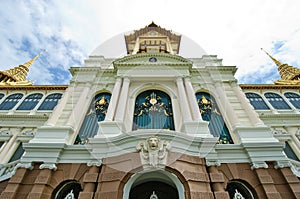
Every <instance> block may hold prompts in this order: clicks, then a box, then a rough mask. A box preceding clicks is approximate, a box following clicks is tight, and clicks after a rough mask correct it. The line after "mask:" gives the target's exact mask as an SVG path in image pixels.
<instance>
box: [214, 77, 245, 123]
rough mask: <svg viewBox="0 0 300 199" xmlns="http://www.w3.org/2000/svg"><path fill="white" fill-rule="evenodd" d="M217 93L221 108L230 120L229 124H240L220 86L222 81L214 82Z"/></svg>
mask: <svg viewBox="0 0 300 199" xmlns="http://www.w3.org/2000/svg"><path fill="white" fill-rule="evenodd" d="M215 87H216V90H217V94H218V95H219V97H220V101H222V102H223V110H224V111H225V112H226V115H227V117H228V118H229V120H230V123H231V126H237V125H239V124H240V122H239V119H238V118H237V116H236V114H235V112H234V110H233V108H232V106H231V105H230V103H229V101H228V98H227V96H226V94H225V92H224V90H223V88H222V82H220V81H217V82H216V83H215Z"/></svg>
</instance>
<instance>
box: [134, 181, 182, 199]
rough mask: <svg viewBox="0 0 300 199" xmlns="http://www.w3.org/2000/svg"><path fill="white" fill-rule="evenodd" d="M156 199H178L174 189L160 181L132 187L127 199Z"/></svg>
mask: <svg viewBox="0 0 300 199" xmlns="http://www.w3.org/2000/svg"><path fill="white" fill-rule="evenodd" d="M152 195H153V196H154V195H155V196H156V197H157V198H158V199H159V198H163V199H178V198H179V197H178V192H177V189H176V187H174V186H172V185H170V184H168V183H165V182H161V181H148V182H144V183H141V184H138V185H136V186H134V187H133V188H132V189H131V190H130V193H129V199H150V198H151V196H152Z"/></svg>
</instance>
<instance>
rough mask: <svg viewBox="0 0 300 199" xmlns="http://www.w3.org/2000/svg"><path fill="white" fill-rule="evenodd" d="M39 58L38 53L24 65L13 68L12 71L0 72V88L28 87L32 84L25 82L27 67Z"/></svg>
mask: <svg viewBox="0 0 300 199" xmlns="http://www.w3.org/2000/svg"><path fill="white" fill-rule="evenodd" d="M39 56H40V53H39V54H38V55H37V56H35V57H34V58H32V59H31V60H30V61H28V62H26V63H25V64H22V65H19V66H17V67H14V68H13V69H9V70H3V71H0V86H7V85H9V86H14V85H21V86H29V85H33V83H32V82H31V81H29V80H26V77H27V73H28V71H29V67H30V66H31V65H32V63H33V62H34V61H35V60H36V59H37V58H38V57H39Z"/></svg>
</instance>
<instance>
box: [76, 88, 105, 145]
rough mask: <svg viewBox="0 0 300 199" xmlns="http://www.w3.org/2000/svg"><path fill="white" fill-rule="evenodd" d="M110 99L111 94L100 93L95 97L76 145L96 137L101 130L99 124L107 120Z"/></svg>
mask: <svg viewBox="0 0 300 199" xmlns="http://www.w3.org/2000/svg"><path fill="white" fill-rule="evenodd" d="M110 97H111V94H110V93H100V94H98V95H96V96H95V98H94V100H93V101H92V103H91V105H90V106H89V109H88V111H87V113H86V116H85V118H84V121H83V123H82V126H81V128H80V130H79V134H78V137H77V139H76V141H75V144H85V143H86V142H87V141H88V138H91V137H94V136H95V135H96V134H97V132H98V128H99V126H98V122H101V121H103V120H104V119H105V115H106V113H107V108H108V105H109V101H110Z"/></svg>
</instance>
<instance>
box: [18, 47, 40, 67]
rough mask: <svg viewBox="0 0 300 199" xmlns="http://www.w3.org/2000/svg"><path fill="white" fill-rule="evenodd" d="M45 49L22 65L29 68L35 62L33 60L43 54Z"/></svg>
mask: <svg viewBox="0 0 300 199" xmlns="http://www.w3.org/2000/svg"><path fill="white" fill-rule="evenodd" d="M43 51H44V50H42V51H41V52H40V53H39V54H37V55H36V56H35V57H34V58H32V59H31V60H29V61H28V62H26V63H25V64H22V65H20V66H25V67H26V68H28V69H29V67H30V66H31V65H32V64H33V62H34V61H35V60H36V59H37V58H38V57H39V56H40V55H41V54H42V52H43Z"/></svg>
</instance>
